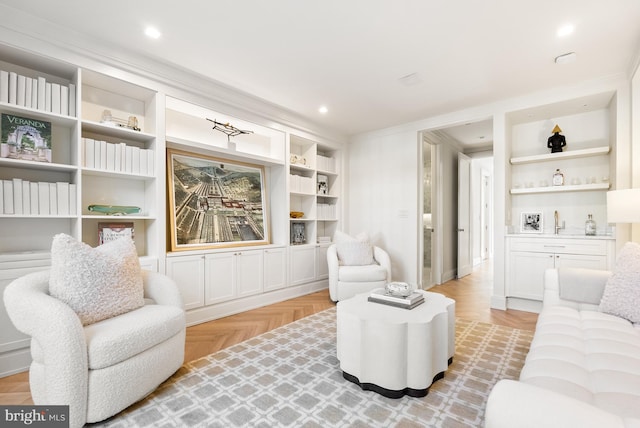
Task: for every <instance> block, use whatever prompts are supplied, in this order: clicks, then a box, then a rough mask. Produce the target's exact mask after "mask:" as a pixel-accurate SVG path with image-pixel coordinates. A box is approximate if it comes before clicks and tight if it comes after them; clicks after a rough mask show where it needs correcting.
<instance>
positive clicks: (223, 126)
mask: <svg viewBox="0 0 640 428" xmlns="http://www.w3.org/2000/svg"><path fill="white" fill-rule="evenodd" d="M207 120H208V121H209V122H213V128H212V129H215V130H216V131H220V132H222V133H223V134H226V135H227V142H229V143H230V142H231V137H235V136H236V135H240V134H253V131H245V130H242V129H238V128H236V127H235V126H233V125H231V124H230V123H229V122H227V123H222V122H218V121H217V120H215V119H213V120H212V119H209V118H207Z"/></svg>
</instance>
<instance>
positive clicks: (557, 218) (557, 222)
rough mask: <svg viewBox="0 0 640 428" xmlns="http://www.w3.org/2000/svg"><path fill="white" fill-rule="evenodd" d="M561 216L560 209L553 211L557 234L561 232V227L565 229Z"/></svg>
mask: <svg viewBox="0 0 640 428" xmlns="http://www.w3.org/2000/svg"><path fill="white" fill-rule="evenodd" d="M559 217H560V216H559V215H558V211H557V210H556V211H554V212H553V219H554V220H555V226H554V233H555V234H556V235H558V234H559V232H560V229H564V224H563V225H562V226H560V219H559ZM562 223H564V221H563V222H562Z"/></svg>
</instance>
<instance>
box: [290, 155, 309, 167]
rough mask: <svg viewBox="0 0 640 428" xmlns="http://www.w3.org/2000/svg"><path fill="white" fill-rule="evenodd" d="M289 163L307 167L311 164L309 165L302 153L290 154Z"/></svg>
mask: <svg viewBox="0 0 640 428" xmlns="http://www.w3.org/2000/svg"><path fill="white" fill-rule="evenodd" d="M289 163H290V164H291V165H302V166H307V167H308V166H309V165H307V158H305V157H304V156H300V155H294V154H293V153H292V154H291V156H289Z"/></svg>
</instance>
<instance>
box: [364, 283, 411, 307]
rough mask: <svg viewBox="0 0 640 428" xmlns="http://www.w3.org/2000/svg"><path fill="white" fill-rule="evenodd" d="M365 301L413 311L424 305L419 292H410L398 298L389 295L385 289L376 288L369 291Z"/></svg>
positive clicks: (397, 296)
mask: <svg viewBox="0 0 640 428" xmlns="http://www.w3.org/2000/svg"><path fill="white" fill-rule="evenodd" d="M367 301H369V302H374V303H381V304H383V305H389V306H395V307H398V308H403V309H413V308H415V307H416V306H419V305H421V304H423V303H424V294H422V293H421V292H419V291H412V292H411V293H409V294H408V295H406V296H399V295H395V294H391V293H389V292H388V291H387V289H386V288H376V289H375V290H373V291H371V293H370V294H369V297H368V298H367Z"/></svg>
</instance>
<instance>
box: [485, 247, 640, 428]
mask: <svg viewBox="0 0 640 428" xmlns="http://www.w3.org/2000/svg"><path fill="white" fill-rule="evenodd" d="M634 251H635V252H636V253H637V252H638V251H637V247H636V248H635V249H634ZM634 257H637V254H636V255H634ZM618 260H620V257H619V258H618ZM638 262H640V260H636V267H635V268H633V269H631V272H627V273H626V274H624V275H620V274H617V273H616V272H613V273H612V272H606V271H595V270H590V269H559V270H557V269H549V270H547V271H546V272H545V278H544V281H545V290H544V305H543V310H542V312H541V313H540V316H539V318H538V323H537V325H536V331H535V334H534V338H533V341H532V343H531V348H530V350H529V353H528V355H527V358H526V361H525V365H524V367H523V369H522V372H521V374H520V380H519V381H514V380H502V381H500V382H498V383H497V384H496V386H495V387H494V389H493V390H492V392H491V394H490V396H489V399H488V403H487V409H486V415H485V416H486V418H485V426H486V427H487V428H513V427H518V428H526V427H532V428H533V427H535V428H545V427H567V428H569V427H571V428H573V427H581V428H588V427H593V428H604V427H607V428H615V427H626V428H629V427H640V328H639V327H636V326H634V324H632V323H631V322H630V321H628V320H627V319H625V318H623V317H621V316H617V315H612V314H611V312H616V310H615V309H616V308H615V307H612V305H613V306H615V304H616V303H615V300H616V299H621V301H622V300H625V299H626V302H624V301H623V302H622V306H627V307H628V308H630V310H631V311H633V307H634V306H636V307H638V308H639V309H640V301H638V297H637V296H638V292H639V291H640V283H639V282H637V281H636V280H637V278H638V271H639V270H638V266H640V263H638ZM616 275H618V276H617V277H616ZM614 277H616V280H622V281H623V283H624V284H626V285H625V287H627V286H628V288H627V289H626V291H629V290H632V289H634V288H636V289H638V291H636V292H635V297H634V295H633V294H634V293H633V292H629V293H626V291H625V294H628V295H626V296H624V295H618V296H616V295H615V293H613V292H611V293H610V292H609V289H607V290H606V291H605V288H606V287H609V286H610V283H611V282H613V281H612V280H613V279H614ZM634 278H635V279H636V280H634ZM631 282H633V283H631ZM623 291H624V290H623ZM603 293H604V295H605V296H606V301H605V297H603ZM605 303H606V304H605ZM603 311H607V312H609V313H606V312H603ZM622 312H623V315H624V316H625V317H629V316H627V314H626V313H624V310H622Z"/></svg>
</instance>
